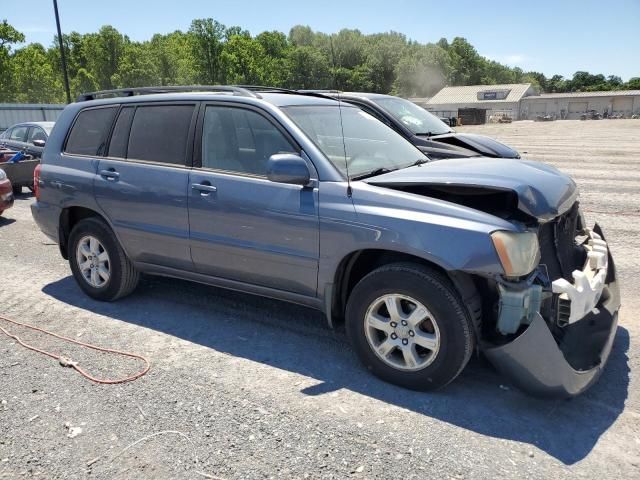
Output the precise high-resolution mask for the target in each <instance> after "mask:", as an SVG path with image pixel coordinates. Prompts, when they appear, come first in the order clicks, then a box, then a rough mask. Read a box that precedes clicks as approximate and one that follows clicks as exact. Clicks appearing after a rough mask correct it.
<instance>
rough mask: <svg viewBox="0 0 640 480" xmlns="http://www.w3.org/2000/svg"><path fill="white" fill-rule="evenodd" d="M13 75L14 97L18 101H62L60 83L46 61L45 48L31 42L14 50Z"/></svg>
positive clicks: (12, 60)
mask: <svg viewBox="0 0 640 480" xmlns="http://www.w3.org/2000/svg"><path fill="white" fill-rule="evenodd" d="M11 62H12V64H13V68H14V72H15V76H14V82H15V92H16V93H15V95H14V99H15V101H16V102H20V103H39V102H41V103H55V102H60V101H62V96H61V92H62V85H61V82H60V81H59V79H58V78H57V75H56V74H55V73H54V71H53V68H52V66H51V63H50V62H48V61H47V54H46V50H45V48H44V47H43V46H42V45H40V44H39V43H31V44H29V45H27V46H26V47H24V48H21V49H19V50H17V51H16V52H15V55H14V56H13V58H12V59H11Z"/></svg>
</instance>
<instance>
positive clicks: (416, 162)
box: [409, 158, 431, 167]
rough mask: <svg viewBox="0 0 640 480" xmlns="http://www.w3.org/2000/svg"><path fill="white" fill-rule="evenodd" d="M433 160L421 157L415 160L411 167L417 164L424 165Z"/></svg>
mask: <svg viewBox="0 0 640 480" xmlns="http://www.w3.org/2000/svg"><path fill="white" fill-rule="evenodd" d="M430 161H431V160H429V159H428V158H419V159H418V160H416V161H415V162H413V163H412V164H411V165H409V166H410V167H415V166H416V165H424V164H425V163H429V162H430Z"/></svg>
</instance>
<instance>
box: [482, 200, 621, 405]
mask: <svg viewBox="0 0 640 480" xmlns="http://www.w3.org/2000/svg"><path fill="white" fill-rule="evenodd" d="M538 237H539V242H540V250H541V260H540V264H539V265H538V267H537V269H536V270H535V271H534V272H533V273H532V274H531V275H529V276H528V277H527V278H525V279H520V280H519V281H514V280H513V279H504V278H501V279H498V281H497V282H496V290H497V292H498V298H497V301H496V302H495V304H496V305H497V309H496V311H495V315H494V322H488V323H489V325H485V333H487V334H485V335H483V351H484V353H485V354H486V356H487V357H488V359H489V360H490V361H491V363H492V364H493V365H494V366H495V367H496V368H497V369H498V370H499V371H500V372H501V373H502V374H503V375H505V376H506V377H508V378H509V379H510V380H511V381H512V382H513V383H514V384H515V385H516V386H518V387H519V388H520V389H522V390H524V391H526V392H528V393H530V394H533V395H536V396H545V397H568V396H574V395H578V394H580V393H581V392H583V391H584V390H586V389H587V388H588V387H589V386H591V385H592V384H593V383H594V382H595V381H596V380H597V378H598V377H599V375H600V373H601V372H602V370H603V368H604V365H605V364H606V361H607V358H608V356H609V352H610V351H611V346H612V343H613V339H614V337H615V332H616V327H617V320H618V309H619V307H620V294H619V289H618V285H617V280H616V272H615V266H614V263H613V259H612V257H611V254H610V252H609V250H608V248H607V244H606V242H605V240H604V235H603V233H602V230H601V229H600V227H599V226H598V225H597V224H596V225H595V226H594V228H593V229H587V228H584V226H583V220H582V219H581V217H580V215H579V212H578V205H577V203H576V204H575V205H574V207H573V208H571V209H570V210H569V211H568V212H566V213H565V214H564V215H562V216H560V217H558V218H557V219H555V220H554V221H552V222H547V223H545V224H542V225H541V226H540V228H539V233H538ZM487 329H491V330H492V331H490V332H486V330H487Z"/></svg>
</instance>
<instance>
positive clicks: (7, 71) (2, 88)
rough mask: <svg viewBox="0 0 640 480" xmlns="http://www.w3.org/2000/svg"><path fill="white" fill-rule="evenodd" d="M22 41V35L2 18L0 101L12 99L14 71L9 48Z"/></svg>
mask: <svg viewBox="0 0 640 480" xmlns="http://www.w3.org/2000/svg"><path fill="white" fill-rule="evenodd" d="M22 42H24V35H23V34H22V33H21V32H19V31H17V30H16V29H15V28H13V27H12V26H11V25H9V23H8V22H7V21H6V20H3V21H2V23H0V102H9V101H12V98H13V94H14V93H13V92H14V90H15V88H14V84H13V80H14V77H15V72H14V68H13V64H12V62H11V48H12V46H13V45H14V44H16V43H22Z"/></svg>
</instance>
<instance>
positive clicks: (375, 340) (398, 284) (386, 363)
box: [346, 263, 475, 390]
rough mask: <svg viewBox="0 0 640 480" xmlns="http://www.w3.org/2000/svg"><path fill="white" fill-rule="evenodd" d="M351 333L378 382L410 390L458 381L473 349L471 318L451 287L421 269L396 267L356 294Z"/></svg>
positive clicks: (350, 307) (363, 283)
mask: <svg viewBox="0 0 640 480" xmlns="http://www.w3.org/2000/svg"><path fill="white" fill-rule="evenodd" d="M346 321H347V325H346V327H347V333H348V335H349V338H350V340H351V343H352V345H353V347H354V348H355V350H356V353H357V354H358V356H359V358H360V360H361V361H362V362H363V363H364V365H365V366H366V367H367V368H368V369H369V370H371V371H372V372H373V373H374V374H375V375H376V376H378V377H380V378H381V379H382V380H385V381H387V382H389V383H393V384H396V385H400V386H402V387H405V388H409V389H412V390H434V389H437V388H441V387H443V386H445V385H447V384H448V383H449V382H451V381H452V380H453V379H455V378H456V377H457V376H458V375H459V374H460V372H461V371H462V370H463V368H464V367H465V365H466V364H467V362H468V361H469V358H470V357H471V353H472V351H473V348H474V345H475V336H474V332H473V328H472V323H471V321H470V317H469V314H468V312H467V310H466V308H465V306H464V304H463V302H462V299H461V297H460V295H459V294H458V292H457V290H456V288H455V287H454V286H453V284H452V283H451V281H450V280H449V279H448V278H447V277H446V276H445V275H443V274H441V273H439V272H437V271H435V270H433V269H431V268H428V267H424V266H422V265H418V264H411V263H394V264H390V265H385V266H383V267H380V268H378V269H376V270H374V271H372V272H371V273H369V274H368V275H366V276H365V277H364V278H363V279H362V280H360V282H359V283H358V284H357V285H356V286H355V288H354V289H353V291H352V293H351V295H350V297H349V301H348V303H347V311H346Z"/></svg>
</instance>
